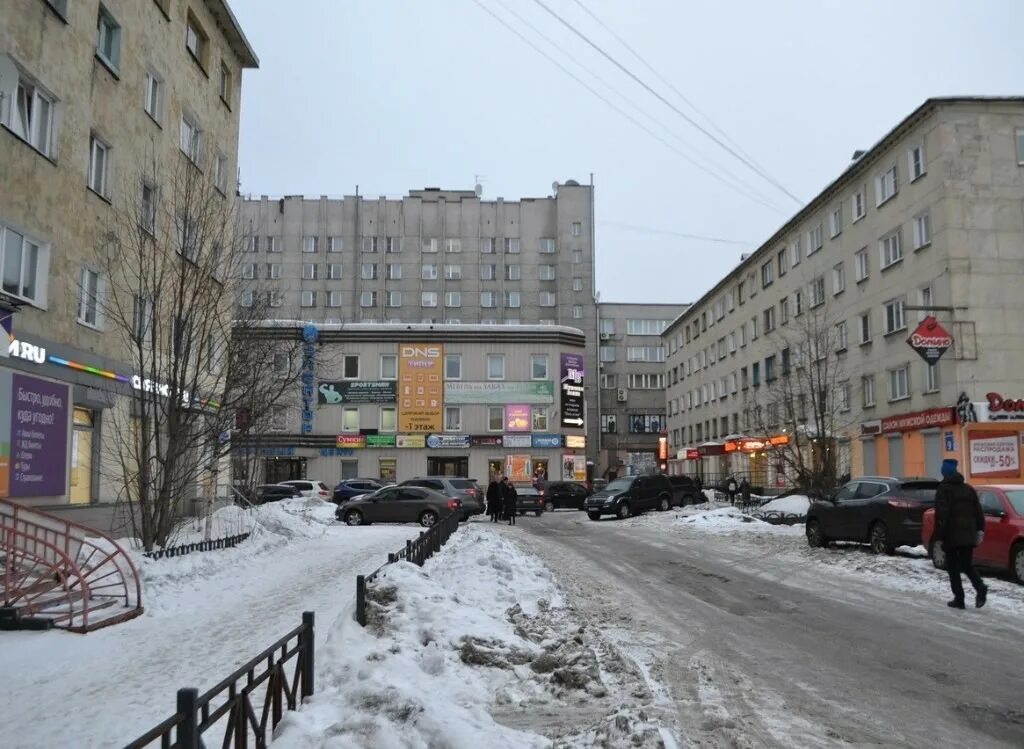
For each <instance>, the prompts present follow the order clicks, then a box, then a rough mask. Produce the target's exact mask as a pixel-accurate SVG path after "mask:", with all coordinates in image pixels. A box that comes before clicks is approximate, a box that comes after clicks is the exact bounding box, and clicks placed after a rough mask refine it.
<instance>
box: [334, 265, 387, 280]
mask: <svg viewBox="0 0 1024 749" xmlns="http://www.w3.org/2000/svg"><path fill="white" fill-rule="evenodd" d="M338 270H339V275H338V278H341V274H340V271H341V265H338ZM384 277H385V278H387V279H388V280H389V281H397V280H399V279H400V278H401V277H402V266H401V264H400V263H388V264H387V265H386V266H384Z"/></svg>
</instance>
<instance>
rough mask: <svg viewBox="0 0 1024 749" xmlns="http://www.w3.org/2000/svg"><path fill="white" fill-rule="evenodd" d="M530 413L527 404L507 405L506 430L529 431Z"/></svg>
mask: <svg viewBox="0 0 1024 749" xmlns="http://www.w3.org/2000/svg"><path fill="white" fill-rule="evenodd" d="M530 413H531V412H530V407H529V406H527V405H515V406H505V431H506V432H529V431H530Z"/></svg>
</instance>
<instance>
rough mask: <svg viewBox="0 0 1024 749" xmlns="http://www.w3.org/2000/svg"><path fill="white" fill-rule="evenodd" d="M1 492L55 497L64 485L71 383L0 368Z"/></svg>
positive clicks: (2, 495)
mask: <svg viewBox="0 0 1024 749" xmlns="http://www.w3.org/2000/svg"><path fill="white" fill-rule="evenodd" d="M2 375H3V376H2V378H0V403H3V404H4V408H5V410H6V409H7V408H9V409H10V411H9V413H10V417H9V418H7V417H5V418H2V419H0V422H2V423H0V497H57V496H61V495H63V494H67V491H68V420H69V416H70V408H71V404H70V396H71V391H70V388H69V387H68V386H67V385H65V384H63V383H59V382H51V381H49V380H40V379H38V378H36V377H29V376H28V375H23V374H14V373H10V372H4V373H2Z"/></svg>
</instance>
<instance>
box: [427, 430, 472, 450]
mask: <svg viewBox="0 0 1024 749" xmlns="http://www.w3.org/2000/svg"><path fill="white" fill-rule="evenodd" d="M469 446H470V440H469V435H468V434H432V435H430V436H429V437H427V447H431V448H454V449H457V450H462V449H464V448H467V447H469Z"/></svg>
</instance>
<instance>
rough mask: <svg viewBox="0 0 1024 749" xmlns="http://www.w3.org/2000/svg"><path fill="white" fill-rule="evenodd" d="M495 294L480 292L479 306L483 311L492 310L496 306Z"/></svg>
mask: <svg viewBox="0 0 1024 749" xmlns="http://www.w3.org/2000/svg"><path fill="white" fill-rule="evenodd" d="M497 296H498V295H497V294H496V293H495V292H493V291H481V292H480V306H481V307H483V308H485V309H492V308H494V307H496V306H498V299H497Z"/></svg>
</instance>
